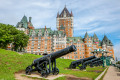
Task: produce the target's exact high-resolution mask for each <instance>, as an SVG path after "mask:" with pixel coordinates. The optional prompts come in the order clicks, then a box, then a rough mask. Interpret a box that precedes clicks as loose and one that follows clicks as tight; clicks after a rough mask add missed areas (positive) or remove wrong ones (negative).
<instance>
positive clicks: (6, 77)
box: [0, 49, 105, 80]
mask: <svg viewBox="0 0 120 80" xmlns="http://www.w3.org/2000/svg"><path fill="white" fill-rule="evenodd" d="M39 57H41V56H39V55H34V54H27V53H26V54H24V55H20V54H18V53H16V52H14V51H7V50H4V49H0V80H1V79H3V80H14V73H15V72H18V71H20V70H25V68H26V67H27V66H28V65H31V63H32V62H33V60H34V59H36V58H39ZM72 61H73V60H69V59H60V58H59V59H57V67H58V68H59V71H60V74H71V75H74V76H77V77H88V78H92V79H95V78H96V77H97V76H98V75H99V74H100V73H101V71H103V70H104V69H105V68H104V69H103V68H102V67H94V68H90V67H87V69H86V71H80V70H78V71H74V70H68V69H67V68H68V67H69V64H70V63H71V62H72ZM63 78H64V79H65V78H66V77H61V78H58V79H59V80H61V79H63ZM58 79H57V80H58Z"/></svg>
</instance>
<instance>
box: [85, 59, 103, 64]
mask: <svg viewBox="0 0 120 80" xmlns="http://www.w3.org/2000/svg"><path fill="white" fill-rule="evenodd" d="M99 60H101V59H100V58H95V59H92V60H89V61H86V62H84V63H83V65H85V64H88V63H91V62H95V61H99Z"/></svg>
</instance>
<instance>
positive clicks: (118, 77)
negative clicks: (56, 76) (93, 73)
mask: <svg viewBox="0 0 120 80" xmlns="http://www.w3.org/2000/svg"><path fill="white" fill-rule="evenodd" d="M103 80H120V72H119V70H118V69H117V68H116V67H113V66H110V67H109V69H108V71H107V73H106V74H105V76H104V78H103Z"/></svg>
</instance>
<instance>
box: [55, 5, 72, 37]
mask: <svg viewBox="0 0 120 80" xmlns="http://www.w3.org/2000/svg"><path fill="white" fill-rule="evenodd" d="M56 25H57V29H58V30H59V31H63V32H64V33H65V34H66V36H67V37H73V14H72V11H71V13H70V12H69V11H68V9H67V8H66V6H65V7H64V9H63V10H62V12H61V13H60V14H59V12H58V13H57V22H56Z"/></svg>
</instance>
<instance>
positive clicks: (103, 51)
mask: <svg viewBox="0 0 120 80" xmlns="http://www.w3.org/2000/svg"><path fill="white" fill-rule="evenodd" d="M91 53H93V54H94V55H95V53H96V54H100V53H102V60H103V67H105V62H104V60H105V58H104V53H108V51H106V50H105V49H102V50H101V49H98V50H94V51H92V52H91Z"/></svg>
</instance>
